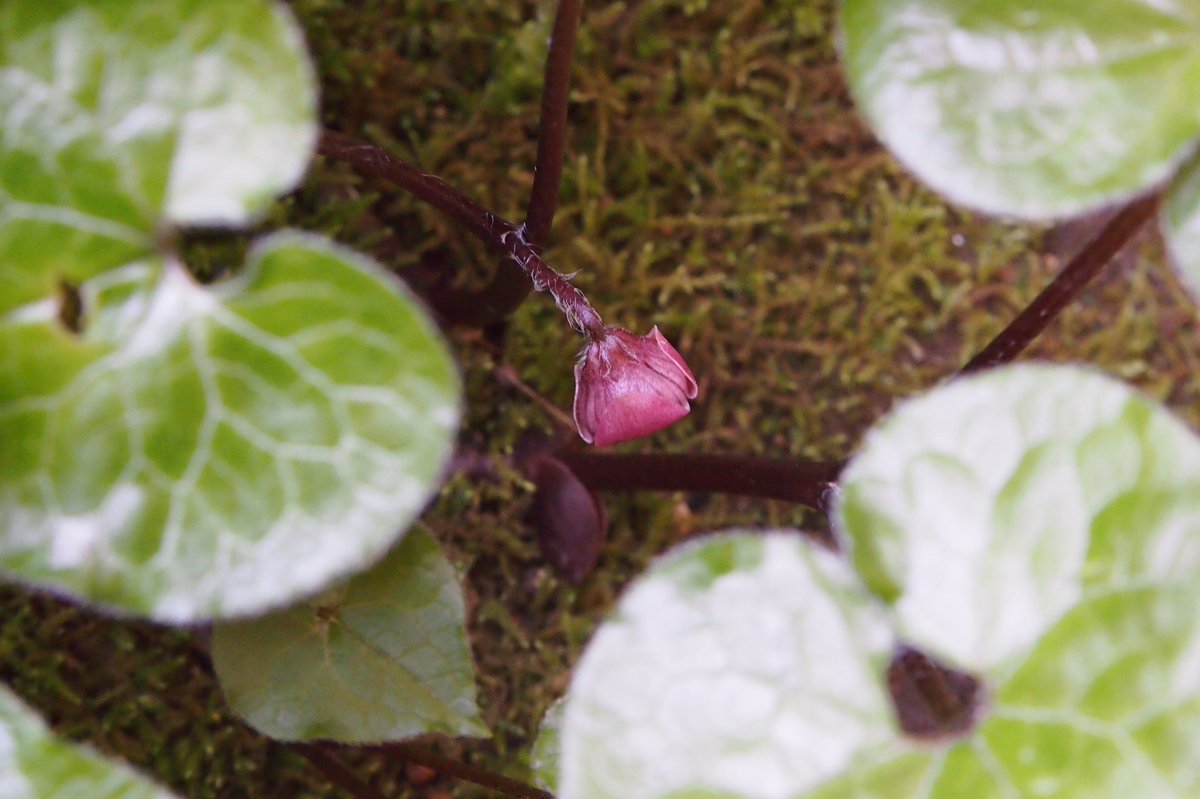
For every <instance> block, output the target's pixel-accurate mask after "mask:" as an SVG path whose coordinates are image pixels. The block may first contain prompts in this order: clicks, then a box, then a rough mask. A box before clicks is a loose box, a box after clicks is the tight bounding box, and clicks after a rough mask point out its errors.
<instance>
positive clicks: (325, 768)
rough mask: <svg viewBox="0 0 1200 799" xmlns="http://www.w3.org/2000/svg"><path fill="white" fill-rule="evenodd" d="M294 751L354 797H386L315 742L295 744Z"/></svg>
mask: <svg viewBox="0 0 1200 799" xmlns="http://www.w3.org/2000/svg"><path fill="white" fill-rule="evenodd" d="M295 749H296V751H298V752H299V753H300V754H302V755H304V757H305V758H306V759H307V760H308V762H309V763H312V764H313V765H314V766H316V767H317V769H319V770H320V772H321V773H322V774H324V775H325V776H326V777H327V778H328V779H329V781H330V782H332V783H333V784H334V785H336V786H338V787H339V788H341V789H342V790H343V791H345V792H346V793H348V794H350V795H351V796H353V797H354V799H388V796H387V794H385V793H384V792H383V791H381V790H379V789H378V788H376V787H375V786H373V785H371V784H369V783H366V782H363V781H362V780H360V779H359V778H358V777H357V776H355V774H354V772H352V771H351V770H350V769H349V767H347V766H346V764H345V763H343V762H342V759H341V758H340V757H338V756H337V755H335V754H333V753H332V752H327V751H325V750H324V749H322V748H321V747H320V746H318V745H315V744H296V745H295Z"/></svg>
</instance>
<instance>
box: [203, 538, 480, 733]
mask: <svg viewBox="0 0 1200 799" xmlns="http://www.w3.org/2000/svg"><path fill="white" fill-rule="evenodd" d="M464 624H465V621H464V614H463V600H462V592H461V589H460V588H459V584H458V575H457V574H456V573H455V571H454V567H453V566H452V565H451V564H450V562H449V561H447V560H446V558H445V557H444V556H443V555H442V553H441V551H440V550H439V549H438V546H437V543H436V542H435V541H434V540H433V538H431V537H430V535H429V534H428V533H426V532H425V531H424V530H421V529H420V528H417V529H414V530H412V531H411V532H409V534H408V535H407V536H406V537H405V539H404V541H403V542H402V543H401V544H400V546H398V547H397V548H396V550H395V551H394V552H392V553H391V554H390V555H388V556H387V557H386V558H384V559H383V560H382V561H381V562H380V563H379V564H378V565H376V566H375V567H374V568H372V569H371V570H370V571H367V572H365V573H363V574H360V575H358V576H356V577H354V578H353V579H352V580H350V581H349V582H348V583H346V584H345V585H343V586H340V587H337V588H333V589H331V590H329V591H326V592H325V593H323V594H321V595H320V596H318V597H315V598H314V599H311V600H309V601H308V602H304V603H302V604H300V605H297V606H295V607H292V608H288V609H287V610H283V611H279V612H277V613H272V614H270V615H267V616H264V617H262V618H259V619H251V620H248V621H242V622H231V623H228V624H220V625H217V626H216V628H215V629H214V631H213V665H214V666H215V667H216V670H217V676H218V677H219V678H220V680H221V685H222V687H223V688H224V689H225V693H226V696H228V698H229V705H230V707H232V708H233V709H234V711H236V712H237V713H238V714H239V715H241V716H242V717H243V718H245V719H246V721H248V722H250V724H252V725H253V726H254V727H256V728H257V729H258V730H260V731H262V732H264V733H266V734H267V735H270V736H271V737H272V738H279V739H282V740H313V739H317V738H326V739H332V740H337V741H344V742H349V743H370V742H379V741H391V740H397V739H401V738H411V737H414V736H417V735H424V734H427V733H447V734H450V735H487V728H486V727H484V726H483V722H482V721H481V720H480V718H479V709H478V708H477V707H476V705H475V674H474V671H473V669H472V662H471V653H470V648H469V646H468V643H467V636H466V628H465V626H464Z"/></svg>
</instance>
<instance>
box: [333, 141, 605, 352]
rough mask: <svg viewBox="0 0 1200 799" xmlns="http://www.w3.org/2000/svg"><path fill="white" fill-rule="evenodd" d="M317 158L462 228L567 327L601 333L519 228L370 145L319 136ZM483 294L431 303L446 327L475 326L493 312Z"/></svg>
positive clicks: (591, 313)
mask: <svg viewBox="0 0 1200 799" xmlns="http://www.w3.org/2000/svg"><path fill="white" fill-rule="evenodd" d="M319 151H320V153H321V155H324V156H325V157H327V158H335V159H338V160H342V161H345V162H346V163H348V164H350V165H351V166H352V167H354V168H355V169H356V170H357V171H359V172H360V173H362V174H365V175H370V176H373V177H378V178H383V179H385V180H388V181H390V182H392V183H394V184H396V185H397V186H399V187H400V188H402V189H404V190H405V191H407V192H409V193H410V194H412V195H413V196H415V197H417V198H418V199H420V200H423V201H425V202H427V203H429V204H430V205H432V206H433V207H434V208H436V209H438V210H439V211H441V212H442V213H443V214H445V215H446V216H448V217H450V218H451V219H452V220H454V221H455V222H456V223H458V224H459V225H461V226H462V228H463V229H464V230H466V231H468V232H470V233H471V234H472V235H474V236H475V237H476V238H478V239H480V240H481V241H483V242H484V243H485V244H487V245H488V246H489V247H491V248H492V249H494V250H496V251H498V252H500V253H503V254H504V255H505V256H506V261H508V262H510V267H511V265H512V264H515V265H516V266H517V267H519V268H520V270H521V271H523V272H524V273H525V277H523V278H522V280H524V281H525V282H532V285H533V287H534V288H535V289H537V290H538V291H547V292H549V293H550V295H551V296H552V297H554V302H555V303H556V304H557V305H558V307H559V308H560V309H561V310H562V312H563V314H564V315H565V316H566V317H567V321H568V322H570V323H571V326H572V327H574V328H575V329H576V330H579V331H580V332H586V333H588V334H589V335H590V336H592V337H596V336H601V335H603V333H604V322H603V320H601V318H600V314H598V313H596V310H595V309H594V308H593V307H592V305H591V303H589V302H588V300H587V297H585V296H584V295H583V292H581V291H580V290H579V289H577V288H575V286H573V285H571V281H569V280H568V279H567V278H566V277H564V276H563V275H561V274H559V273H558V272H557V271H555V270H554V269H553V268H552V267H551V266H550V265H549V264H547V263H546V262H545V261H543V260H542V258H541V256H540V255H538V253H537V250H536V249H535V248H534V246H533V245H532V244H531V243H530V242H529V239H528V237H527V236H526V233H525V228H524V226H521V227H518V226H516V225H514V224H513V223H512V222H509V221H508V220H507V219H504V218H503V217H500V216H498V215H496V214H494V213H492V212H491V211H489V210H487V209H486V208H484V207H483V206H482V205H480V204H479V203H477V202H475V201H474V200H472V199H471V198H469V197H467V196H466V195H465V194H462V193H461V192H459V191H458V190H457V189H455V188H453V187H452V186H450V185H449V184H448V183H446V182H445V181H444V180H442V179H441V178H439V177H436V176H434V175H430V174H429V173H427V172H425V171H423V170H421V169H419V168H418V167H416V166H415V165H413V164H410V163H408V162H407V161H403V160H401V159H399V158H396V157H394V156H392V155H391V154H389V153H388V152H387V151H385V150H382V149H380V148H379V147H375V146H374V145H371V144H367V143H365V142H361V141H358V140H357V139H354V138H351V137H350V136H346V135H344V134H341V133H335V132H333V131H324V132H323V133H322V134H321V141H320V144H319ZM489 302H490V299H489V297H488V296H487V295H486V292H464V291H450V292H445V293H443V294H442V295H441V296H439V297H434V298H433V304H434V307H435V308H436V309H437V310H438V311H439V313H441V314H442V316H443V317H445V318H446V319H447V320H448V321H451V322H454V321H471V322H474V323H477V324H478V323H479V322H480V320H481V319H484V318H486V317H487V315H488V314H489V313H491V312H494V311H496V306H494V305H493V304H489Z"/></svg>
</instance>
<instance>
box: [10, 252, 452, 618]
mask: <svg viewBox="0 0 1200 799" xmlns="http://www.w3.org/2000/svg"><path fill="white" fill-rule="evenodd" d="M82 295H83V298H84V303H83V304H84V309H85V316H84V330H83V332H82V334H81V335H80V336H78V337H77V336H74V335H72V334H70V333H68V332H67V331H66V330H65V329H63V328H62V327H61V325H59V324H58V323H57V322H56V321H55V320H54V319H53V318H52V317H53V308H52V307H50V306H49V305H48V304H43V305H42V306H29V307H27V308H26V309H24V311H23V312H22V313H20V314H16V315H10V316H9V317H7V318H5V319H4V320H3V324H0V431H2V433H3V434H2V435H0V566H2V567H3V568H4V569H5V570H6V571H9V572H11V573H13V574H16V575H17V576H19V577H21V578H22V579H27V580H32V581H35V582H38V583H42V584H49V585H52V586H55V587H58V588H60V589H63V590H65V591H67V592H68V593H71V594H75V595H78V596H82V597H85V598H88V599H91V600H94V601H97V602H101V603H106V604H110V605H114V606H117V607H119V608H123V609H126V610H130V611H134V612H139V613H148V614H150V615H152V616H155V617H157V618H159V619H163V620H168V621H192V620H196V619H203V618H207V617H210V616H232V615H244V614H252V613H256V612H261V611H263V610H265V609H267V608H270V607H274V606H279V605H282V604H285V603H287V602H289V601H292V600H294V599H296V598H298V597H300V596H303V595H306V594H309V593H312V592H313V591H315V590H318V589H320V588H322V587H324V586H325V585H327V584H328V583H329V582H330V581H332V580H334V579H336V578H339V577H342V576H344V575H346V574H348V573H349V572H351V571H354V570H356V569H359V568H362V567H363V566H365V565H366V564H368V563H370V562H371V561H372V560H374V559H375V558H377V557H379V556H380V555H381V554H382V553H383V552H384V551H385V550H386V549H387V548H388V547H389V546H390V545H391V544H392V543H393V541H394V540H395V539H396V538H397V536H398V535H399V532H400V531H402V530H404V529H405V528H406V527H407V526H408V524H409V523H410V522H411V521H412V519H413V518H414V516H415V515H416V514H417V513H418V512H419V511H420V510H421V508H422V506H423V505H424V503H425V502H426V500H427V499H428V497H429V495H430V493H431V492H432V491H433V489H434V488H435V487H436V485H437V483H438V480H439V477H440V473H441V469H442V466H443V464H444V462H445V460H446V458H447V456H448V453H449V448H450V443H451V438H452V434H453V428H454V425H455V421H456V417H457V406H458V378H457V375H456V372H455V369H454V366H453V362H452V360H451V358H450V354H449V352H448V351H447V348H446V345H445V343H444V342H443V341H442V339H441V337H440V335H439V334H438V333H437V331H436V329H435V328H434V326H433V324H432V323H431V322H430V321H429V320H428V318H427V317H426V316H425V314H424V313H423V311H422V310H421V308H420V307H419V306H418V304H417V303H416V302H415V301H414V300H413V299H412V298H411V297H410V296H408V295H407V294H406V293H404V292H401V291H400V290H399V289H398V286H397V285H396V283H395V281H394V280H393V279H392V278H390V277H389V276H387V275H385V274H384V273H383V272H382V270H380V269H379V267H377V266H375V265H373V264H372V263H371V262H369V261H367V260H366V259H364V258H362V257H359V256H357V255H355V254H354V253H351V252H349V251H346V250H342V249H340V248H337V247H335V246H333V245H331V244H329V243H326V242H324V241H322V240H319V239H316V238H312V237H302V236H298V235H296V234H281V235H278V236H275V237H272V238H271V239H269V240H267V241H266V242H264V243H262V244H260V246H258V247H257V248H256V249H255V250H254V251H253V252H252V253H251V256H250V259H249V264H248V266H247V267H246V270H245V272H244V273H243V274H241V275H240V276H239V277H238V278H237V279H236V280H233V281H230V282H229V283H226V284H222V285H220V286H217V287H214V288H213V289H207V288H203V287H200V286H197V285H196V284H194V283H193V282H192V281H191V279H190V278H189V277H188V276H187V274H186V273H185V272H184V271H183V269H182V268H181V267H179V266H178V265H175V264H171V263H168V264H167V265H166V267H165V268H160V267H159V265H158V264H157V263H155V262H153V261H147V262H142V263H136V264H132V265H129V266H127V267H124V268H122V269H120V270H116V271H111V272H108V273H107V274H105V275H103V276H100V277H97V278H95V279H93V280H92V281H89V282H88V283H87V284H85V285H84V286H83V289H82ZM48 317H50V318H48Z"/></svg>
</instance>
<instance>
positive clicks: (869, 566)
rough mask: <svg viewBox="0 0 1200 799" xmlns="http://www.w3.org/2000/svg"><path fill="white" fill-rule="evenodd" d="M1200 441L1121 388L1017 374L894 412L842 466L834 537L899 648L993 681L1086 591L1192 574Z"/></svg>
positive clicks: (996, 374)
mask: <svg viewBox="0 0 1200 799" xmlns="http://www.w3.org/2000/svg"><path fill="white" fill-rule="evenodd" d="M1198 476H1200V442H1198V441H1197V439H1196V437H1195V436H1194V435H1193V434H1192V432H1191V431H1190V430H1189V429H1188V428H1187V427H1186V426H1184V425H1183V424H1182V423H1181V422H1179V421H1178V420H1177V419H1175V418H1174V417H1173V416H1171V414H1169V413H1168V412H1167V411H1165V410H1164V409H1162V408H1161V407H1160V406H1159V405H1157V404H1156V403H1154V402H1152V401H1151V400H1149V399H1147V398H1145V397H1143V396H1141V395H1139V394H1137V393H1136V392H1134V391H1132V390H1130V389H1129V388H1127V387H1126V386H1124V385H1122V384H1120V383H1117V382H1115V381H1113V380H1110V379H1108V378H1105V377H1103V376H1101V375H1098V374H1095V373H1093V372H1090V371H1087V370H1084V369H1080V368H1073V367H1050V366H1033V365H1027V366H1015V367H1008V368H1005V369H998V370H994V371H991V372H988V373H985V374H982V375H979V376H974V377H968V378H964V379H959V380H956V381H954V382H952V383H950V384H948V385H946V386H943V387H941V388H939V389H937V390H935V391H933V392H930V393H929V394H926V395H925V396H922V397H919V398H917V399H914V400H911V401H909V402H906V403H904V404H902V405H901V406H899V407H898V408H897V409H896V410H894V411H893V412H892V414H891V415H890V416H889V417H888V419H887V420H886V421H884V422H883V423H882V424H880V425H878V426H877V427H876V428H875V429H874V430H873V431H872V432H871V433H870V434H869V435H868V437H867V439H866V442H865V443H864V445H863V446H862V448H861V449H860V451H859V453H858V454H857V455H856V456H855V458H854V459H853V460H852V461H851V463H850V465H849V466H848V467H847V469H846V471H845V473H844V475H843V480H842V488H843V493H842V499H841V501H840V503H839V506H838V508H837V511H836V518H837V523H838V524H839V526H840V527H841V528H842V529H843V530H844V531H845V532H846V533H847V534H848V535H849V537H850V540H851V544H852V547H853V551H852V557H853V559H854V562H855V564H856V566H857V567H858V568H859V570H860V573H861V574H862V575H863V576H864V578H865V579H866V580H867V582H868V584H869V585H870V586H871V587H872V588H873V589H874V590H876V592H877V593H879V594H880V595H881V596H883V597H885V598H887V599H888V600H889V601H890V602H891V603H892V604H893V607H894V609H895V612H896V619H897V625H898V629H899V632H900V634H901V636H902V637H904V638H906V639H908V640H910V641H912V642H914V643H915V644H916V645H917V646H919V647H921V648H923V649H926V650H927V651H929V652H931V653H933V654H935V655H937V656H939V657H941V658H944V659H946V660H948V661H949V662H951V663H953V664H955V665H957V666H958V667H960V668H965V669H967V670H969V671H977V672H984V673H989V674H992V675H1000V674H1003V673H1004V672H1005V669H1006V663H1007V662H1008V661H1009V659H1011V658H1013V657H1015V656H1019V655H1020V654H1021V653H1023V652H1025V651H1026V650H1028V648H1029V647H1030V646H1032V645H1033V644H1034V643H1035V642H1037V640H1038V639H1039V638H1040V637H1041V636H1042V635H1043V634H1044V633H1045V632H1046V630H1047V629H1048V628H1049V627H1050V626H1051V625H1053V624H1054V623H1055V622H1056V621H1057V619H1058V618H1059V617H1061V616H1062V615H1063V614H1064V613H1065V612H1066V611H1067V610H1068V609H1070V608H1071V607H1072V606H1073V605H1075V604H1076V603H1077V602H1079V601H1080V600H1081V599H1082V598H1083V597H1084V593H1085V591H1086V590H1089V589H1093V588H1094V589H1101V588H1104V587H1105V586H1106V585H1111V584H1116V583H1119V582H1124V581H1128V580H1129V579H1146V578H1167V577H1170V576H1172V575H1179V576H1184V575H1188V576H1190V575H1194V574H1195V571H1196V568H1197V563H1198V562H1200V546H1198V544H1200V540H1198V539H1197V538H1196V536H1195V535H1194V534H1195V533H1196V532H1197V531H1200V502H1198V500H1200V492H1198V491H1197V488H1198V487H1200V480H1198V479H1197V478H1198Z"/></svg>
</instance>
